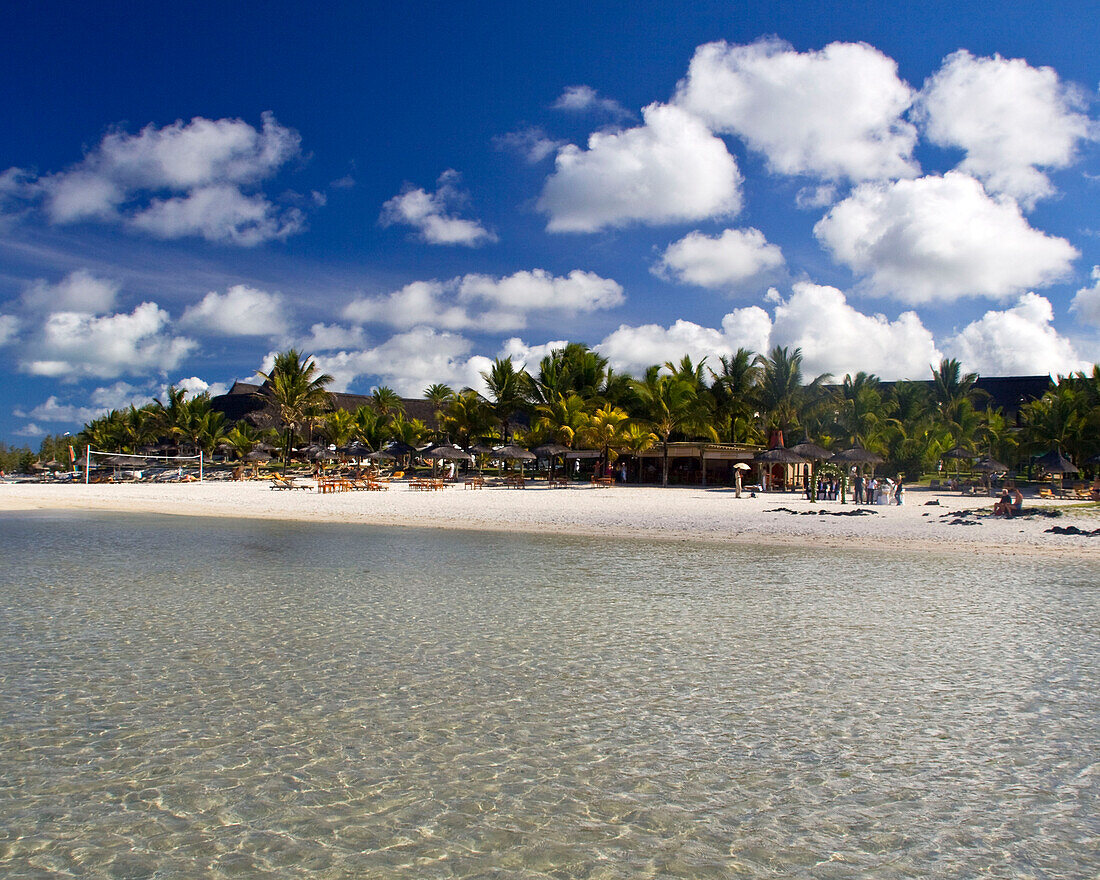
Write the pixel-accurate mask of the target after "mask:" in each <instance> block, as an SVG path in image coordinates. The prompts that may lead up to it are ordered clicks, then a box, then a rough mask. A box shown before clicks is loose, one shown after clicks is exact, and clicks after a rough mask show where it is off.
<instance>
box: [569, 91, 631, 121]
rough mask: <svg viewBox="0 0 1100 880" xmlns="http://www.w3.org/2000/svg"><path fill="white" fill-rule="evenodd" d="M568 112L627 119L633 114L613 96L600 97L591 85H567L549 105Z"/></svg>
mask: <svg viewBox="0 0 1100 880" xmlns="http://www.w3.org/2000/svg"><path fill="white" fill-rule="evenodd" d="M551 106H552V107H553V108H554V109H555V110H565V111H566V112H569V113H589V112H598V113H606V114H608V115H609V116H612V117H614V118H615V119H629V118H631V117H632V116H633V115H634V114H633V113H631V112H630V111H629V110H627V109H626V108H625V107H624V106H623V105H622V104H620V103H619V102H618V101H616V100H614V99H613V98H601V97H600V95H599V93H598V92H597V91H596V90H595V89H594V88H592V86H584V85H581V86H568V87H567V88H566V89H565V91H564V92H562V93H561V96H560V97H559V98H558V99H557V100H556V101H555V102H554V103H553V104H552V105H551Z"/></svg>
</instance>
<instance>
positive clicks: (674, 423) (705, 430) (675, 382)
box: [634, 367, 718, 486]
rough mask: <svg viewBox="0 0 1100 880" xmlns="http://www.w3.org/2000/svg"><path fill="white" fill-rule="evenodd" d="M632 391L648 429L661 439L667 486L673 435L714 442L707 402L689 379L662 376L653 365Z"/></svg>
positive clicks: (716, 438) (664, 481)
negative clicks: (647, 422)
mask: <svg viewBox="0 0 1100 880" xmlns="http://www.w3.org/2000/svg"><path fill="white" fill-rule="evenodd" d="M634 390H635V392H636V393H637V395H638V399H639V401H640V403H641V405H642V408H643V411H644V412H645V413H646V417H647V419H648V421H649V425H650V428H651V429H652V431H653V432H654V433H655V434H656V435H657V436H658V438H659V439H660V441H661V445H662V448H663V455H662V457H661V459H662V460H661V485H662V486H667V485H668V444H669V440H670V438H671V437H672V435H673V434H684V435H688V436H696V437H698V436H703V437H707V438H708V439H710V440H714V441H715V442H717V440H718V432H717V431H715V430H714V426H713V425H711V424H710V422H709V421H708V418H707V416H708V413H707V408H706V405H705V403H704V402H703V400H702V399H701V398H700V395H699V389H698V387H697V385H696V384H695V383H693V382H692V381H690V380H688V379H684V378H678V377H676V376H670V375H667V374H665V375H662V374H660V373H659V372H658V369H657V368H656V367H650V368H649V369H648V370H647V371H646V377H645V379H643V380H641V381H639V382H635V383H634Z"/></svg>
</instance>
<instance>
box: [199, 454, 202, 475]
mask: <svg viewBox="0 0 1100 880" xmlns="http://www.w3.org/2000/svg"><path fill="white" fill-rule="evenodd" d="M199 482H200V483H201V482H202V450H201V449H200V450H199Z"/></svg>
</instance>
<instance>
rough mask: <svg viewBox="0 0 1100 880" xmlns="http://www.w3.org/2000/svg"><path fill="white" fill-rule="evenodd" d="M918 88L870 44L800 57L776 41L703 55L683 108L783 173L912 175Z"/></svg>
mask: <svg viewBox="0 0 1100 880" xmlns="http://www.w3.org/2000/svg"><path fill="white" fill-rule="evenodd" d="M912 99H913V91H912V89H911V88H910V87H909V86H908V85H907V84H906V83H905V82H903V81H902V80H900V79H899V78H898V74H897V63H896V62H895V61H894V60H893V59H891V58H888V57H887V56H885V55H883V54H882V53H881V52H879V51H878V50H877V49H875V48H874V47H873V46H868V45H867V44H865V43H830V44H829V45H828V46H826V47H825V48H824V49H821V50H820V51H816V52H796V51H795V50H794V49H793V48H791V46H790V45H788V44H787V43H785V42H783V41H781V40H777V39H774V38H773V39H764V40H759V41H757V42H755V43H751V44H749V45H730V44H728V43H725V42H716V43H707V44H705V45H703V46H700V47H699V48H698V49H696V50H695V56H694V57H693V58H692V60H691V64H690V66H689V68H688V75H687V77H686V78H685V79H684V80H683V81H682V82H681V83H680V85H679V87H678V89H677V93H676V103H677V104H679V105H680V106H682V107H684V108H686V109H687V110H689V111H691V112H692V113H693V114H695V115H696V116H698V117H699V118H700V119H702V120H703V121H704V122H705V123H706V124H707V125H708V126H710V128H711V130H713V131H716V132H722V133H729V134H736V135H737V136H738V137H740V138H741V139H742V140H744V142H745V143H746V144H747V145H748V146H749V147H750V148H752V149H753V150H756V151H758V152H760V153H763V154H764V156H765V157H767V160H768V165H769V167H771V169H772V170H773V171H775V172H778V173H780V174H789V175H798V174H806V175H814V176H817V177H821V178H824V179H827V180H851V181H856V182H859V181H864V180H885V179H892V178H898V177H912V176H914V175H915V174H916V173H917V171H918V169H917V165H916V163H915V162H914V160H913V158H912V153H913V147H914V145H915V144H916V140H917V133H916V129H915V128H914V127H913V125H911V124H910V123H909V122H907V121H905V120H904V119H903V118H902V114H904V113H905V112H906V110H907V109H908V107H909V105H910V103H911V102H912Z"/></svg>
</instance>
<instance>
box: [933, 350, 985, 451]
mask: <svg viewBox="0 0 1100 880" xmlns="http://www.w3.org/2000/svg"><path fill="white" fill-rule="evenodd" d="M977 382H978V374H977V373H963V371H962V365H961V364H960V363H959V362H958V361H957V360H955V359H954V358H944V359H943V360H942V361H940V368H939V369H938V370H937V369H936V368H935V367H933V368H932V400H933V401H934V403H935V407H936V412H937V413H938V414H939V417H940V420H941V421H942V422H943V423H944V425H946V426H947V428H948V430H950V431H951V433H952V434H953V435H954V436H955V439H956V441H957V443H959V444H961V443H962V438H961V437H960V436H959V431H960V420H961V417H962V414H963V411H964V409H965V407H966V405H967V404H969V405H970V407H971V409H973V405H974V403H975V400H976V398H977V397H978V396H979V395H980V394H981V393H982V392H981V391H980V390H979V389H978V388H977Z"/></svg>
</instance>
